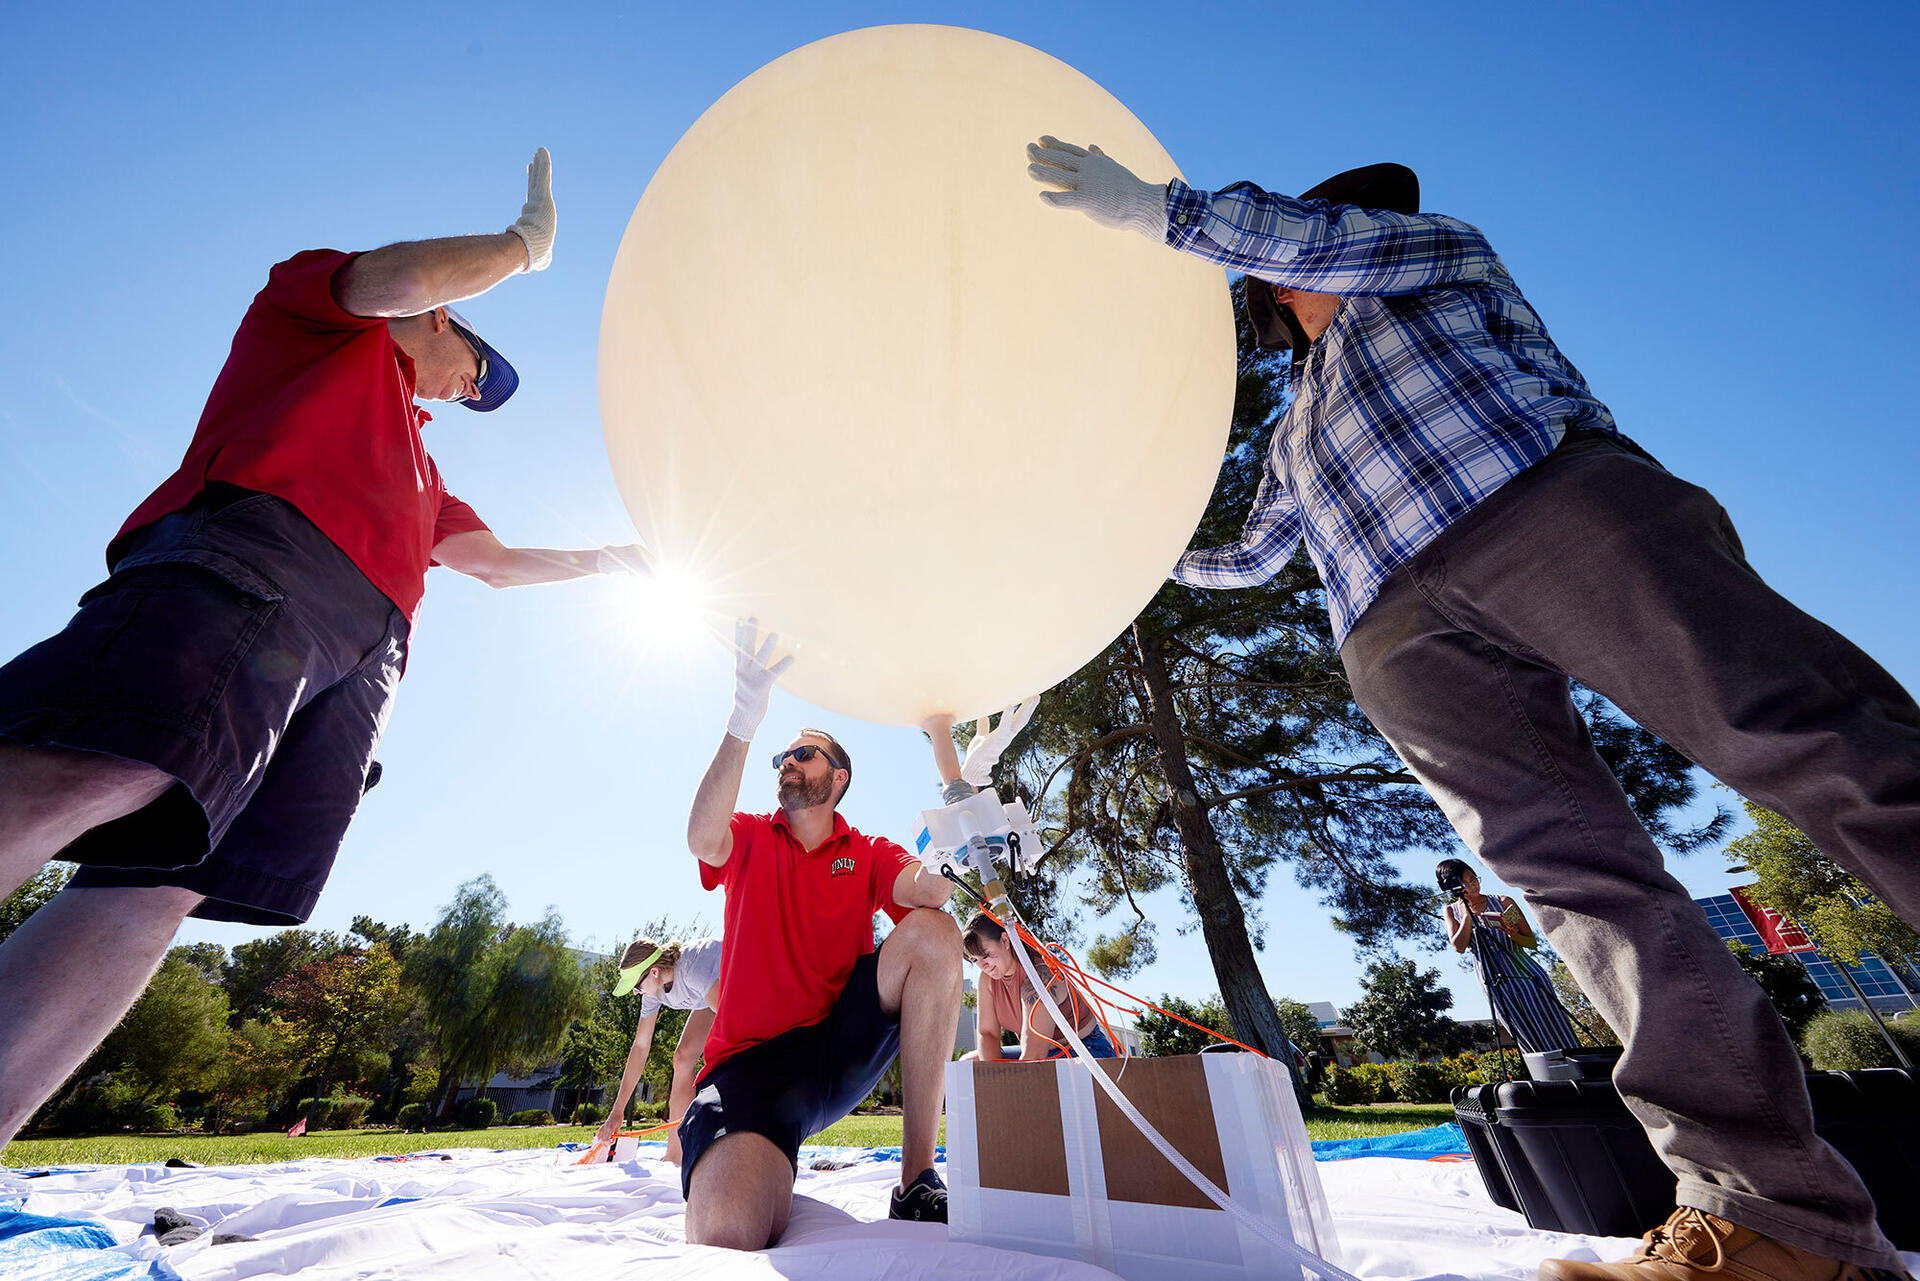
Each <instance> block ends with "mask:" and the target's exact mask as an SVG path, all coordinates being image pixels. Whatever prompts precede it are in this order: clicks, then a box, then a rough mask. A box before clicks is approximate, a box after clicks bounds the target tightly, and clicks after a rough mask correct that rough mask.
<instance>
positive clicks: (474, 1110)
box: [453, 1099, 500, 1130]
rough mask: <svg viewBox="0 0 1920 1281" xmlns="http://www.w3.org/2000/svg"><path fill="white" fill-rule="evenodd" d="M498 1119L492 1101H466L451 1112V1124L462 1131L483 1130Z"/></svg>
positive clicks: (498, 1108) (497, 1106) (498, 1111)
mask: <svg viewBox="0 0 1920 1281" xmlns="http://www.w3.org/2000/svg"><path fill="white" fill-rule="evenodd" d="M499 1117H500V1105H499V1104H498V1103H495V1102H494V1101H493V1100H492V1099H468V1100H466V1101H465V1102H464V1103H462V1104H461V1105H460V1106H459V1107H457V1108H455V1109H454V1110H453V1123H454V1124H455V1125H457V1126H459V1127H460V1128H461V1129H463V1130H484V1129H486V1128H487V1127H488V1126H490V1125H492V1124H493V1123H494V1122H495V1121H496V1120H498V1119H499Z"/></svg>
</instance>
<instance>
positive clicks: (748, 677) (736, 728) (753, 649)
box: [727, 618, 793, 743]
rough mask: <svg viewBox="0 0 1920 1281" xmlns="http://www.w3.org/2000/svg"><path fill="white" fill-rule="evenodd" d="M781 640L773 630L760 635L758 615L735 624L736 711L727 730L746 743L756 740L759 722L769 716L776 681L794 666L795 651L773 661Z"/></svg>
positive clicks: (734, 672)
mask: <svg viewBox="0 0 1920 1281" xmlns="http://www.w3.org/2000/svg"><path fill="white" fill-rule="evenodd" d="M779 644H780V637H779V636H778V635H777V634H776V633H774V632H768V633H767V634H766V637H765V639H761V638H760V624H759V622H758V621H757V620H756V619H752V618H742V619H739V620H738V621H736V622H735V623H734V625H733V715H732V716H731V717H729V718H728V720H727V733H729V734H731V735H733V737H735V738H737V739H739V740H740V741H741V742H743V743H751V742H752V741H753V736H754V734H755V733H756V732H758V730H759V729H760V722H761V721H763V720H765V719H766V718H767V704H768V703H769V702H771V701H772V699H773V687H774V684H775V683H776V682H777V681H778V680H779V679H780V674H781V673H782V672H784V671H786V670H787V669H788V668H789V667H792V666H793V655H792V654H788V655H787V656H786V657H785V658H783V659H781V660H780V661H779V662H777V663H776V662H774V661H773V656H774V654H775V652H776V651H777V650H778V649H779Z"/></svg>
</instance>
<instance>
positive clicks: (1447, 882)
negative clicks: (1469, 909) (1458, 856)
mask: <svg viewBox="0 0 1920 1281" xmlns="http://www.w3.org/2000/svg"><path fill="white" fill-rule="evenodd" d="M1437 879H1438V880H1439V882H1440V888H1441V890H1443V891H1444V892H1446V893H1448V894H1451V895H1453V896H1454V897H1455V898H1458V899H1464V898H1465V897H1466V896H1467V885H1466V882H1465V881H1463V880H1461V879H1460V873H1459V872H1458V871H1456V870H1454V869H1453V868H1451V867H1449V868H1446V869H1444V870H1442V871H1441V872H1440V873H1439V874H1438V877H1437Z"/></svg>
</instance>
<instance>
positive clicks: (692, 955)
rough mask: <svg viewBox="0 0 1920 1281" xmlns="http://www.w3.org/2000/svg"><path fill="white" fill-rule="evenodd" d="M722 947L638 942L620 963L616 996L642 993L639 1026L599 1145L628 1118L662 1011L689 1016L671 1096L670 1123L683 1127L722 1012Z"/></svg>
mask: <svg viewBox="0 0 1920 1281" xmlns="http://www.w3.org/2000/svg"><path fill="white" fill-rule="evenodd" d="M720 944H721V940H719V939H717V938H706V939H694V940H692V941H691V942H687V943H659V942H655V941H654V940H653V939H650V938H638V939H635V940H634V941H633V942H632V943H630V944H629V945H628V946H627V950H626V952H625V953H624V954H623V955H622V956H621V957H620V982H619V983H618V984H617V985H615V987H614V989H613V994H614V995H615V996H625V995H626V994H627V993H629V992H631V991H633V990H634V988H636V987H637V988H639V989H640V1024H639V1026H638V1027H636V1028H635V1029H634V1032H633V1048H632V1049H631V1050H629V1051H628V1052H627V1066H626V1070H625V1071H624V1072H622V1073H621V1075H620V1089H619V1091H618V1092H617V1093H615V1095H614V1096H613V1098H612V1099H611V1100H609V1107H608V1109H607V1119H606V1120H605V1121H604V1122H602V1123H601V1126H600V1131H599V1133H597V1134H596V1135H594V1139H595V1141H597V1142H600V1143H612V1142H613V1141H614V1139H615V1138H616V1137H617V1136H618V1135H619V1133H620V1124H621V1122H622V1121H623V1120H624V1119H625V1118H626V1111H627V1100H628V1099H629V1098H631V1097H632V1095H633V1090H634V1087H635V1086H636V1085H638V1084H639V1082H640V1076H641V1074H642V1073H643V1072H645V1071H646V1067H647V1056H648V1055H650V1054H652V1053H653V1028H654V1024H655V1022H656V1021H658V1019H659V1017H660V1008H661V1007H662V1006H666V1007H669V1008H671V1009H676V1010H685V1011H687V1023H686V1026H685V1027H683V1028H681V1029H680V1040H679V1042H678V1043H677V1044H675V1046H674V1047H673V1085H672V1086H671V1087H670V1088H669V1089H668V1091H667V1118H668V1119H669V1120H673V1121H678V1120H679V1119H680V1118H681V1117H682V1116H684V1115H686V1111H687V1105H688V1104H689V1103H691V1102H692V1101H693V1087H694V1082H695V1081H696V1079H697V1078H698V1072H697V1071H696V1069H698V1067H699V1066H700V1051H701V1048H702V1047H703V1046H705V1045H706V1043H707V1032H708V1031H709V1030H711V1029H712V1027H713V1016H714V1015H715V1014H716V1013H718V1012H719V1009H720V982H719V980H720ZM667 1160H669V1161H671V1162H673V1163H674V1164H675V1165H678V1164H679V1163H680V1130H679V1127H678V1126H675V1127H674V1128H673V1129H671V1130H668V1131H667Z"/></svg>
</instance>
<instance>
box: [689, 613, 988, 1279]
mask: <svg viewBox="0 0 1920 1281" xmlns="http://www.w3.org/2000/svg"><path fill="white" fill-rule="evenodd" d="M757 633H758V629H757V628H756V627H755V626H754V625H753V624H752V623H751V622H748V623H743V624H741V626H740V629H739V633H738V635H737V638H736V642H735V644H736V647H737V649H738V657H737V660H736V661H737V666H736V675H737V683H736V686H735V692H734V710H733V717H732V719H731V720H730V721H729V722H728V723H727V736H726V738H724V739H722V740H721V744H720V750H719V752H718V753H717V754H716V755H715V756H714V758H713V764H712V765H710V766H708V768H707V773H706V777H705V778H703V779H701V781H700V789H699V791H698V792H697V793H696V794H695V795H694V799H693V813H692V815H691V816H690V817H689V818H688V820H687V845H688V847H689V848H690V849H691V850H692V851H693V854H694V856H695V857H696V858H698V859H699V860H700V864H701V867H700V881H701V884H702V885H704V886H705V887H706V888H707V889H710V890H711V889H715V888H724V889H725V890H726V895H727V901H726V909H725V912H724V914H723V917H722V919H723V920H724V922H725V929H724V934H725V937H726V941H727V946H726V950H725V952H724V953H723V954H722V957H721V962H720V991H721V992H723V993H725V999H724V1000H722V1001H721V1003H720V1013H719V1015H718V1016H716V1017H715V1019H714V1023H713V1030H712V1031H711V1032H710V1033H708V1035H707V1048H706V1059H707V1066H706V1070H705V1072H704V1073H702V1075H701V1077H700V1081H699V1084H698V1087H697V1092H696V1093H695V1095H694V1098H693V1104H692V1106H691V1107H689V1108H688V1109H687V1114H686V1116H685V1118H684V1119H683V1120H682V1121H681V1123H680V1146H681V1150H682V1151H683V1152H684V1153H685V1161H684V1163H683V1164H682V1165H681V1167H680V1187H681V1191H682V1192H683V1193H685V1195H686V1198H687V1240H688V1241H689V1242H691V1243H692V1244H695V1245H718V1246H727V1247H730V1248H732V1249H736V1250H759V1249H763V1248H765V1247H766V1246H768V1245H771V1244H772V1243H773V1242H774V1241H776V1240H778V1239H779V1237H780V1234H781V1233H782V1232H784V1231H785V1230H786V1226H787V1215H788V1212H789V1211H790V1210H791V1209H792V1206H793V1179H794V1175H795V1173H796V1172H797V1170H798V1157H799V1151H800V1144H801V1142H802V1141H803V1140H804V1139H806V1137H807V1136H808V1135H810V1134H814V1133H816V1132H818V1131H820V1130H822V1129H825V1128H826V1127H827V1126H829V1125H831V1124H833V1123H834V1122H835V1121H838V1120H839V1119H840V1118H841V1117H844V1116H845V1115H847V1113H849V1112H851V1111H852V1110H853V1108H854V1105H855V1104H857V1103H859V1102H860V1100H862V1099H864V1098H866V1097H867V1095H869V1094H871V1093H872V1092H873V1088H874V1086H875V1085H876V1084H878V1083H879V1080H880V1077H881V1076H882V1075H883V1074H884V1073H885V1072H886V1070H887V1067H888V1065H889V1064H891V1063H892V1062H893V1058H894V1055H895V1054H898V1055H899V1056H900V1066H901V1085H902V1090H903V1093H904V1095H905V1101H906V1118H905V1122H906V1125H905V1132H904V1134H903V1135H902V1136H901V1149H900V1152H901V1163H900V1186H899V1187H898V1188H896V1189H895V1190H894V1193H893V1200H892V1207H891V1210H890V1212H889V1216H888V1217H890V1218H895V1219H917V1220H933V1221H937V1222H941V1223H944V1222H946V1219H947V1190H946V1186H945V1185H944V1184H943V1183H941V1181H940V1176H939V1175H937V1174H935V1173H934V1171H933V1149H934V1137H935V1134H936V1132H937V1131H938V1129H939V1125H940V1105H941V1100H942V1095H943V1092H944V1090H945V1085H946V1081H945V1071H946V1064H947V1060H948V1059H950V1058H952V1057H953V1048H954V1045H953V1038H954V1030H955V1028H956V1027H957V1026H958V1023H959V1019H960V930H959V927H958V926H957V925H956V924H955V923H954V920H953V918H952V917H951V916H949V915H947V913H946V912H944V911H942V910H941V908H942V905H944V904H945V903H946V901H947V895H948V894H949V893H950V892H951V891H952V886H951V884H949V883H948V882H947V881H946V880H944V879H942V878H941V877H939V876H937V875H934V874H932V873H930V872H928V871H926V870H925V869H924V868H923V867H922V866H921V864H920V862H919V860H917V859H915V858H914V857H913V856H912V855H911V854H909V853H907V852H906V850H904V849H902V848H901V847H900V846H898V845H896V844H894V843H893V842H892V841H889V840H886V839H884V838H881V837H872V836H865V835H862V834H861V833H860V832H857V831H855V830H854V829H853V828H851V827H849V826H848V825H847V821H846V820H845V819H844V818H841V817H840V815H839V814H838V813H836V812H835V810H836V807H837V806H838V805H839V803H840V799H841V798H842V797H843V796H845V795H846V793H847V788H848V787H849V786H850V785H851V784H852V782H853V762H852V760H851V759H850V758H849V757H848V756H847V752H846V749H845V748H843V747H842V746H841V745H840V744H839V743H838V742H836V741H835V740H834V738H833V736H832V735H830V734H826V733H823V732H822V731H820V730H811V729H806V730H801V731H800V733H799V735H798V736H796V737H795V738H794V740H793V741H792V742H791V743H790V744H788V746H787V748H786V750H785V751H783V752H780V753H779V754H777V755H776V756H775V757H774V758H773V764H774V769H775V770H776V771H777V774H778V778H779V782H778V796H779V802H780V807H779V808H778V809H777V810H775V811H774V812H773V813H771V814H738V813H735V812H734V811H733V803H734V799H735V798H736V797H737V796H738V795H739V794H740V779H741V775H742V772H743V771H744V770H745V768H746V763H747V751H748V749H749V747H750V746H751V745H752V742H753V735H754V732H755V731H756V730H758V729H759V727H760V722H761V720H762V719H763V718H764V717H765V716H766V713H767V701H768V699H769V697H770V696H771V694H772V691H773V684H774V681H775V680H776V679H778V677H779V675H780V673H781V672H783V671H785V670H786V666H787V664H788V663H790V662H791V661H792V660H791V659H782V660H781V661H780V662H778V663H773V664H771V665H769V660H770V659H771V658H772V655H773V652H774V638H773V637H772V636H768V637H767V638H766V639H765V640H764V641H761V642H759V643H758V644H757V645H756V641H757V640H758V635H757ZM875 912H885V913H886V914H887V915H888V916H890V917H892V918H893V921H894V929H893V932H892V933H891V934H889V935H888V936H887V938H886V940H885V942H884V943H882V944H881V947H880V950H879V951H878V952H875V951H874V948H873V914H874V913H875Z"/></svg>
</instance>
